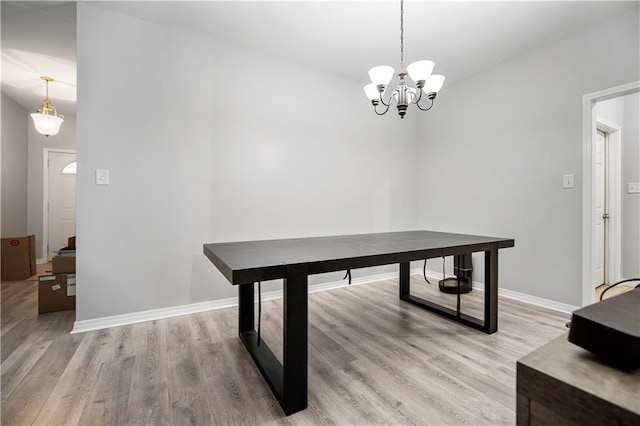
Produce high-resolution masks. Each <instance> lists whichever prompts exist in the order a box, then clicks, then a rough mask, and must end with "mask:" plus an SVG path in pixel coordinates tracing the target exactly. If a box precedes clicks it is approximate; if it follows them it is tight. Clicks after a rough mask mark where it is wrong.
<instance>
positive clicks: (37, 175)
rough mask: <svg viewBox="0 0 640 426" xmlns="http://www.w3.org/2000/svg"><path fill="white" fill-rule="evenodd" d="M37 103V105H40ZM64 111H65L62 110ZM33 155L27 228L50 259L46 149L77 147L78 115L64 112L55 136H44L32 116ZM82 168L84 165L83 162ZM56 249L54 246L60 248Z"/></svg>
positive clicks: (38, 249) (30, 157)
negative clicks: (46, 226) (45, 235)
mask: <svg viewBox="0 0 640 426" xmlns="http://www.w3.org/2000/svg"><path fill="white" fill-rule="evenodd" d="M36 106H37V105H36ZM61 112H64V111H61ZM28 128H29V154H28V160H27V161H28V169H29V178H28V201H27V202H28V209H27V211H28V215H27V216H25V217H27V229H28V231H29V234H35V236H36V257H37V258H38V259H40V260H42V261H45V262H46V260H47V257H46V246H47V242H46V241H43V229H42V228H43V214H44V210H43V187H44V175H43V171H44V169H43V167H44V148H51V149H55V148H59V149H76V118H75V116H73V115H68V114H64V123H62V126H61V127H60V132H58V134H57V135H54V136H49V137H47V136H44V135H41V134H40V133H38V132H37V131H36V129H35V126H34V125H33V120H32V119H31V117H29V126H28ZM78 167H80V168H82V165H79V166H78ZM58 248H60V247H57V248H52V249H58Z"/></svg>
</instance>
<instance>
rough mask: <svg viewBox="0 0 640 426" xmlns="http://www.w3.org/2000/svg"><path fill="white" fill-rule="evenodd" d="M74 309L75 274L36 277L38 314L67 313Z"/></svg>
mask: <svg viewBox="0 0 640 426" xmlns="http://www.w3.org/2000/svg"><path fill="white" fill-rule="evenodd" d="M75 308H76V274H57V275H42V276H40V277H38V313H39V314H44V313H47V312H58V311H68V310H71V309H75Z"/></svg>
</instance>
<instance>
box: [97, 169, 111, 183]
mask: <svg viewBox="0 0 640 426" xmlns="http://www.w3.org/2000/svg"><path fill="white" fill-rule="evenodd" d="M96 185H109V170H106V169H96Z"/></svg>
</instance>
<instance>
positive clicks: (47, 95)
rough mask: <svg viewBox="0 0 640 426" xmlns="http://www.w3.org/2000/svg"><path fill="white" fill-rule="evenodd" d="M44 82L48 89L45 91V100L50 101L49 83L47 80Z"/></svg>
mask: <svg viewBox="0 0 640 426" xmlns="http://www.w3.org/2000/svg"><path fill="white" fill-rule="evenodd" d="M44 82H45V83H46V89H45V93H46V96H45V99H46V100H48V99H49V81H48V80H45V81H44Z"/></svg>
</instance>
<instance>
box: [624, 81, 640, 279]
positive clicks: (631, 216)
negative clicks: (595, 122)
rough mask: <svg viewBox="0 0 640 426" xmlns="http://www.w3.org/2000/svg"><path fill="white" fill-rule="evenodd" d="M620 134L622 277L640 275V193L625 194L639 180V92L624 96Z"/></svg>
mask: <svg viewBox="0 0 640 426" xmlns="http://www.w3.org/2000/svg"><path fill="white" fill-rule="evenodd" d="M623 120H624V128H623V134H622V184H623V188H622V211H623V213H622V220H623V222H622V229H623V230H624V233H623V235H622V276H623V277H625V278H639V277H640V194H628V193H627V184H628V183H629V182H640V131H639V128H640V95H639V94H637V93H636V94H634V95H629V96H625V97H624V118H623Z"/></svg>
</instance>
